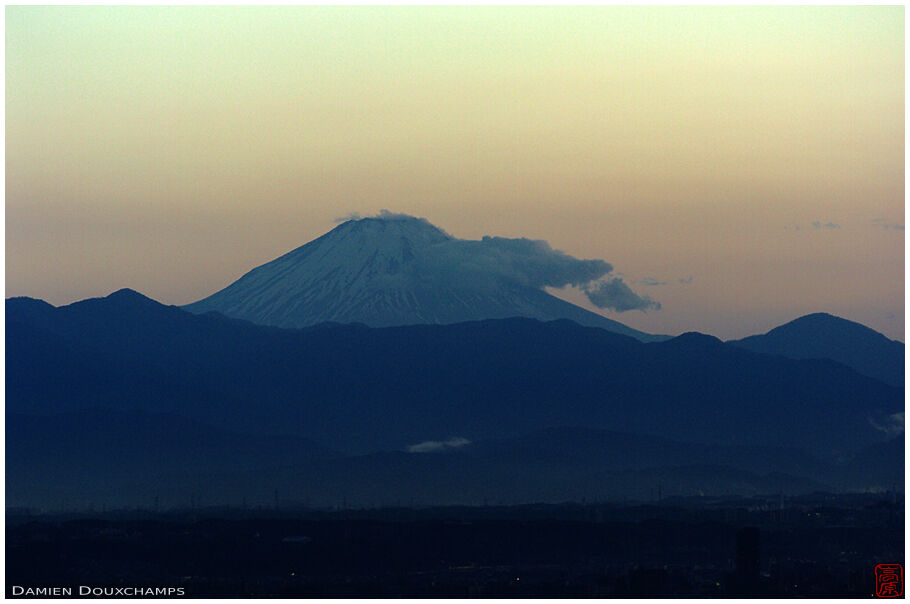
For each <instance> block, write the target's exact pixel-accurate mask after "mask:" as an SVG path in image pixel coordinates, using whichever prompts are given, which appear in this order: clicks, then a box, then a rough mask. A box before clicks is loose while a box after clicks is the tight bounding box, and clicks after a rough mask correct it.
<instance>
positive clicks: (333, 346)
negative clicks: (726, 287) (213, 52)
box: [6, 290, 904, 507]
mask: <svg viewBox="0 0 910 604" xmlns="http://www.w3.org/2000/svg"><path fill="white" fill-rule="evenodd" d="M828 356H830V355H828ZM6 359H7V366H6V368H7V373H6V376H7V390H6V413H7V415H6V417H7V498H8V502H10V505H19V504H21V505H33V506H35V505H37V506H39V507H41V506H50V507H60V506H63V507H65V506H66V505H76V504H77V503H78V505H85V503H86V502H89V501H96V502H97V501H108V502H110V503H111V505H113V504H114V503H115V502H119V503H120V504H129V505H134V504H137V502H138V503H142V504H146V505H147V504H149V502H150V501H151V500H152V498H153V497H155V498H157V497H159V496H160V497H161V498H162V500H163V501H164V502H166V504H167V505H180V504H186V503H187V502H188V501H189V498H190V497H191V495H192V496H193V497H196V495H195V494H199V493H205V495H206V497H208V501H209V502H211V503H215V502H218V503H233V504H237V503H239V499H240V498H241V497H245V496H247V495H249V497H250V498H251V500H253V499H258V500H259V501H260V502H261V501H263V500H264V501H269V500H270V498H271V495H272V493H273V491H274V490H277V489H280V490H281V492H282V494H283V496H284V497H288V498H296V499H297V500H301V501H303V500H308V501H312V502H313V503H317V502H320V503H323V504H337V503H339V500H340V499H341V498H345V499H347V500H348V501H351V502H352V503H353V502H358V501H359V502H360V503H361V504H376V503H378V502H386V503H391V502H393V501H401V500H404V501H414V502H422V503H446V502H463V503H478V502H481V501H484V500H488V499H489V500H495V501H505V502H519V501H563V500H568V499H573V498H574V499H578V498H580V497H601V498H621V497H630V498H644V499H647V498H648V497H651V496H653V494H654V492H655V489H656V488H657V485H662V488H663V489H664V493H666V494H673V493H675V494H699V493H706V494H711V493H713V494H734V493H739V494H748V493H756V492H787V493H799V492H808V491H812V490H817V489H820V488H828V487H833V488H890V487H891V486H892V485H894V484H896V483H900V482H901V480H902V479H901V476H902V473H901V472H900V470H902V468H903V456H902V448H900V446H899V443H902V442H903V440H902V439H903V436H902V430H903V409H904V401H903V389H902V388H898V387H894V386H890V385H888V384H886V383H884V382H882V381H880V380H877V379H874V378H871V377H868V376H864V375H861V374H860V373H858V372H856V371H854V370H853V369H851V368H850V367H847V366H846V365H844V364H841V363H838V362H835V361H832V360H829V359H808V360H798V359H789V358H786V357H784V356H781V355H777V354H774V355H768V354H764V353H756V352H753V351H750V350H746V349H744V348H742V347H740V346H737V345H734V344H731V343H724V342H721V341H720V340H718V339H717V338H714V337H711V336H707V335H704V334H698V333H688V334H683V335H682V336H679V337H677V338H673V339H670V340H667V341H663V342H652V343H643V342H640V341H638V340H636V339H635V338H632V337H629V336H624V335H620V334H617V333H613V332H610V331H607V330H604V329H600V328H591V327H584V326H581V325H578V324H576V323H573V322H571V321H568V320H557V321H549V322H541V321H538V320H535V319H527V318H510V319H496V320H485V321H472V322H465V323H457V324H450V325H410V326H399V327H387V328H370V327H367V326H365V325H362V324H361V325H356V324H355V325H342V324H337V323H326V324H321V325H316V326H312V327H307V328H304V329H282V328H276V327H268V326H261V325H256V324H253V323H250V322H248V321H244V320H239V319H231V318H227V317H225V316H223V315H220V314H218V313H214V312H211V313H206V314H199V315H197V314H193V313H190V312H187V311H185V310H182V309H181V308H178V307H175V306H165V305H162V304H159V303H158V302H155V301H154V300H151V299H149V298H147V297H145V296H142V295H141V294H139V293H137V292H134V291H132V290H120V291H118V292H115V293H113V294H111V295H110V296H108V297H106V298H96V299H90V300H84V301H82V302H77V303H75V304H70V305H68V306H62V307H59V308H56V307H53V306H51V305H50V304H47V303H45V302H43V301H40V300H34V299H30V298H12V299H8V300H7V301H6ZM571 426H584V427H585V428H584V429H581V428H571ZM898 439H899V440H898ZM447 443H448V444H447ZM870 468H871V469H870ZM74 502H75V503H74Z"/></svg>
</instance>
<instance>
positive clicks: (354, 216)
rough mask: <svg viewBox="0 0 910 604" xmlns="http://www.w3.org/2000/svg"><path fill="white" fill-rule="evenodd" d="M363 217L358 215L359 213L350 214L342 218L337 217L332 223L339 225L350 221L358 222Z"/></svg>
mask: <svg viewBox="0 0 910 604" xmlns="http://www.w3.org/2000/svg"><path fill="white" fill-rule="evenodd" d="M361 218H363V216H361V215H360V212H351V213H350V214H345V215H344V216H338V217H337V218H335V219H334V220H333V221H332V222H334V223H335V224H339V223H341V222H349V221H351V220H360V219H361Z"/></svg>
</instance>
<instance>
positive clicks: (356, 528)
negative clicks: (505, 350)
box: [6, 494, 904, 597]
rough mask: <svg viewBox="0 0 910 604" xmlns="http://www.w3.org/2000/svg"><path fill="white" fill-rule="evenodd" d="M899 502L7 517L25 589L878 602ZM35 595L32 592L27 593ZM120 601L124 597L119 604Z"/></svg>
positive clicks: (9, 547)
mask: <svg viewBox="0 0 910 604" xmlns="http://www.w3.org/2000/svg"><path fill="white" fill-rule="evenodd" d="M903 562H904V501H903V495H902V494H898V495H895V494H863V495H830V494H816V495H811V496H803V497H793V498H786V499H785V498H781V497H778V496H774V497H764V498H762V497H756V498H749V499H723V500H721V499H716V498H688V499H675V500H665V501H663V502H661V503H660V504H632V503H630V504H623V505H620V504H600V503H598V504H588V505H580V504H565V505H524V506H509V507H497V506H487V507H433V508H420V509H407V508H383V509H370V510H351V509H348V510H312V509H305V508H301V509H290V508H282V509H273V510H266V509H246V510H245V509H200V510H182V511H170V512H153V511H129V512H127V511H118V512H105V513H81V514H71V515H53V516H51V515H41V514H36V513H33V512H29V511H28V510H8V511H7V527H6V595H7V596H8V597H9V596H14V595H16V593H15V592H14V588H15V587H17V586H18V588H19V589H20V591H21V589H25V588H32V589H35V588H40V587H69V588H71V589H72V595H73V596H78V592H79V586H89V587H93V588H116V587H121V588H122V587H179V588H182V590H183V591H182V593H183V594H184V597H211V596H235V597H272V596H294V597H393V596H405V597H448V596H452V597H475V596H476V597H536V596H539V597H614V596H615V597H622V596H693V597H711V596H747V595H754V596H783V597H823V596H824V597H831V596H841V597H869V596H871V595H873V594H874V592H875V578H874V567H875V565H876V564H879V563H900V564H903ZM26 595H27V594H26ZM120 595H121V596H122V592H121V594H120Z"/></svg>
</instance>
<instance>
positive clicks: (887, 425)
mask: <svg viewBox="0 0 910 604" xmlns="http://www.w3.org/2000/svg"><path fill="white" fill-rule="evenodd" d="M869 423H870V424H872V427H873V428H875V429H876V430H881V431H882V432H884V433H885V434H887V435H888V436H899V435H901V434H903V433H904V412H903V411H901V412H900V413H895V414H893V415H889V416H888V418H887V419H886V420H885V422H884V423H883V424H878V423H877V422H875V421H873V420H871V419H870V420H869Z"/></svg>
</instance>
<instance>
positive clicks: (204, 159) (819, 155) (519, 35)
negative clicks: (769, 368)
mask: <svg viewBox="0 0 910 604" xmlns="http://www.w3.org/2000/svg"><path fill="white" fill-rule="evenodd" d="M6 34H7V36H6V106H7V114H6V115H7V119H6V295H7V296H18V295H27V296H32V297H37V298H42V299H45V300H48V301H50V302H52V303H54V304H63V303H68V302H71V301H74V300H78V299H82V298H85V297H91V296H101V295H106V294H108V293H110V292H111V291H114V290H116V289H119V288H121V287H131V288H134V289H136V290H138V291H140V292H142V293H144V294H146V295H148V296H151V297H153V298H155V299H157V300H159V301H161V302H164V303H170V304H185V303H188V302H192V301H195V300H197V299H199V298H202V297H204V296H206V295H208V294H210V293H212V292H214V291H216V290H218V289H220V288H222V287H224V286H225V285H227V284H228V283H230V282H231V281H233V280H234V279H236V278H237V277H239V276H240V275H241V274H243V273H245V272H246V271H248V270H249V269H251V268H253V267H254V266H257V265H259V264H262V263H264V262H266V261H268V260H271V259H273V258H275V257H277V256H279V255H280V254H283V253H285V252H287V251H289V250H290V249H293V248H295V247H297V246H299V245H301V244H303V243H306V242H307V241H309V240H311V239H313V238H315V237H317V236H319V235H321V234H322V233H324V232H326V231H328V230H329V229H331V228H332V227H333V226H334V223H333V220H334V219H335V218H336V217H338V216H342V215H345V214H347V213H349V212H360V213H362V214H370V213H375V212H378V211H379V210H380V209H383V208H387V209H389V210H391V211H395V212H404V213H408V214H413V215H417V216H422V217H426V218H427V219H429V220H430V221H431V222H432V223H434V224H436V225H437V226H440V227H442V228H444V229H446V230H447V231H448V232H450V233H451V234H453V235H455V236H457V237H462V238H468V239H477V238H480V237H481V236H483V235H499V236H506V237H530V238H535V239H545V240H547V241H549V243H550V244H551V245H552V246H553V247H554V248H557V249H561V250H563V251H565V252H567V253H569V254H572V255H573V256H576V257H579V258H602V259H604V260H606V261H607V262H610V263H611V264H613V265H614V267H615V270H616V271H618V272H619V273H622V275H623V277H624V279H625V280H626V282H627V283H629V284H630V286H631V287H632V288H633V289H634V290H635V291H637V292H638V293H640V294H647V295H649V296H650V297H652V298H653V299H655V300H658V301H660V302H661V304H662V309H661V310H659V311H648V312H647V313H642V312H639V311H629V312H625V313H615V312H610V311H599V312H602V313H603V314H605V315H607V316H610V317H611V318H614V319H617V320H619V321H622V322H624V323H626V324H628V325H630V326H633V327H636V328H638V329H642V330H645V331H650V332H654V333H669V334H678V333H681V332H684V331H690V330H697V331H703V332H707V333H711V334H714V335H717V336H719V337H722V338H733V337H742V336H745V335H749V334H751V333H755V332H759V331H766V330H767V329H770V328H771V327H774V326H775V325H777V324H780V323H782V322H784V321H787V320H790V319H793V318H795V317H797V316H800V315H802V314H806V313H809V312H816V311H825V312H831V313H833V314H837V315H839V316H843V317H845V318H848V319H852V320H856V321H860V322H862V323H864V324H866V325H869V326H870V327H873V328H874V329H877V330H879V331H881V332H883V333H885V334H886V335H888V336H889V337H892V338H898V339H903V333H904V231H903V225H904V8H903V7H899V6H886V7H873V6H860V7H847V6H841V7H785V6H778V7H725V8H717V7H632V8H628V7H596V6H589V7H503V8H492V7H431V8H422V7H405V6H402V7H392V8H388V7H368V8H359V7H336V8H323V7H278V8H265V7H177V8H165V7H151V8H148V7H7V8H6ZM813 223H818V227H817V228H816V227H815V226H813ZM826 225H827V226H826ZM797 227H799V228H798V229H797ZM690 277H691V281H690V282H688V283H681V282H680V280H681V279H689V278H690ZM648 279H650V280H654V281H656V282H660V283H663V284H661V285H647V284H646V283H648V282H651V281H647V280H648ZM560 295H563V296H565V297H567V298H568V299H571V300H573V301H575V302H578V303H584V304H586V305H587V302H586V301H584V296H582V295H581V294H579V293H577V292H562V293H560ZM588 307H589V308H590V306H588Z"/></svg>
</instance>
